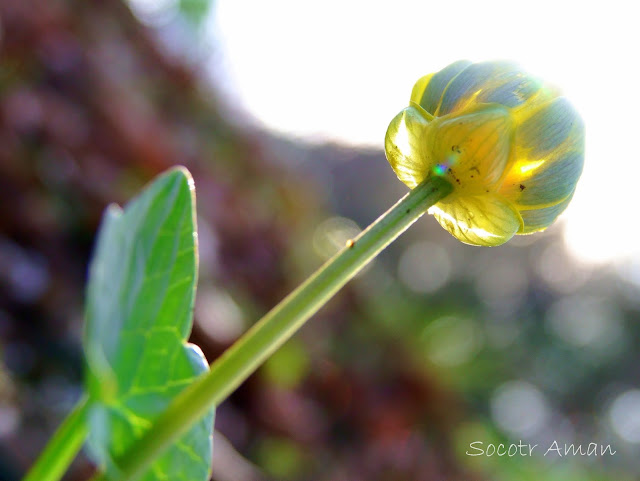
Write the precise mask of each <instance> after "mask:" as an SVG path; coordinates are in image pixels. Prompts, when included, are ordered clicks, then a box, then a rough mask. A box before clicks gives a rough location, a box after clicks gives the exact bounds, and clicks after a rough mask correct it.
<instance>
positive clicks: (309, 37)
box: [132, 0, 640, 277]
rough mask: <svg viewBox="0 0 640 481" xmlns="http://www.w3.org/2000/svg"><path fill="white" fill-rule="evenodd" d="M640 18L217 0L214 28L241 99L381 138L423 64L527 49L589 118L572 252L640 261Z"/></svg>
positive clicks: (317, 124) (498, 4) (408, 4)
mask: <svg viewBox="0 0 640 481" xmlns="http://www.w3.org/2000/svg"><path fill="white" fill-rule="evenodd" d="M132 1H133V0H132ZM136 1H137V2H147V3H148V2H150V1H151V0H136ZM158 1H159V2H160V3H162V2H164V3H165V4H166V3H167V2H169V3H171V2H174V3H175V0H158ZM637 20H638V15H637V13H636V12H635V11H634V7H633V2H619V1H608V2H571V1H559V0H555V1H547V0H540V1H536V2H526V3H525V2H515V1H492V0H484V1H482V2H479V1H474V2H469V1H445V0H441V1H439V2H433V1H407V0H394V1H393V2H391V1H387V2H380V1H375V0H369V1H360V0H325V1H323V2H303V1H299V0H270V1H268V2H265V1H260V0H216V2H215V8H214V9H213V10H212V12H211V15H210V19H209V21H208V23H207V27H208V29H209V32H210V34H211V36H212V38H215V45H217V46H219V47H220V51H217V52H216V53H215V57H216V62H218V63H220V62H221V65H222V67H223V71H224V73H225V76H226V78H227V79H226V82H225V83H226V85H227V86H228V87H229V89H230V90H231V91H232V92H231V95H232V96H233V97H234V98H235V100H236V101H237V103H238V104H239V105H240V106H241V108H242V109H244V110H245V111H246V112H247V113H248V114H249V115H250V116H251V117H253V118H255V120H256V122H257V123H259V124H262V125H263V126H265V127H266V128H269V129H272V130H275V131H278V132H280V133H283V134H285V135H291V136H294V137H296V138H299V139H302V140H307V141H311V142H323V141H327V140H333V141H338V142H341V143H345V144H352V145H360V146H374V147H380V148H382V147H383V142H384V135H385V131H386V129H387V126H388V124H389V122H390V121H391V119H392V118H393V117H394V116H395V115H396V114H397V113H398V112H399V111H400V110H401V109H402V108H404V107H405V106H406V105H407V104H408V99H409V94H410V92H411V88H412V86H413V84H414V82H415V81H416V80H417V79H418V78H419V77H421V76H422V75H425V74H427V73H430V72H434V71H437V70H440V69H441V68H443V67H445V66H446V65H448V64H450V63H452V62H453V61H456V60H460V59H468V60H472V61H483V60H497V59H504V60H513V61H516V62H517V63H519V64H520V65H521V66H522V67H523V68H524V69H525V70H527V71H529V72H531V73H532V74H534V75H536V76H538V77H541V78H543V79H545V80H546V81H548V82H550V83H552V84H554V85H556V86H558V87H560V88H561V89H562V91H563V92H564V94H565V95H566V96H567V97H568V98H569V100H570V101H571V102H572V103H573V105H574V106H575V107H576V108H577V110H578V111H579V112H580V113H581V114H582V116H583V118H584V121H585V124H586V128H587V150H586V156H585V168H584V172H583V175H582V178H581V180H580V182H579V184H578V188H577V191H576V195H575V197H574V200H573V201H572V203H571V205H570V207H569V208H568V209H567V211H566V213H565V214H563V216H562V217H561V220H562V222H563V225H564V228H565V239H566V243H567V246H568V247H569V249H570V251H571V252H572V254H574V256H575V257H576V258H578V259H580V260H583V261H585V262H593V263H602V262H612V261H613V262H616V263H628V262H629V260H632V261H633V262H634V263H636V264H637V265H638V266H639V267H640V247H639V246H638V244H639V243H638V241H637V239H638V238H639V237H640V224H639V223H637V222H635V218H634V216H635V214H636V213H637V212H638V208H637V207H638V200H637V196H636V193H637V192H639V191H640V154H639V151H638V149H637V148H636V144H635V143H634V140H635V138H636V137H637V136H638V135H639V134H638V132H637V130H638V122H637V120H636V119H637V118H638V117H639V116H640V114H639V113H638V112H639V111H640V110H639V109H640V100H639V97H638V95H639V92H640V89H639V88H638V83H639V80H640V75H639V74H640V68H639V66H638V61H637V56H638V55H637V46H638V45H640V28H638V27H637ZM639 271H640V269H639ZM639 277H640V276H639Z"/></svg>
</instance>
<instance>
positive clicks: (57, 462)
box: [22, 397, 89, 481]
mask: <svg viewBox="0 0 640 481" xmlns="http://www.w3.org/2000/svg"><path fill="white" fill-rule="evenodd" d="M88 405H89V403H88V402H87V398H86V397H83V398H82V399H80V401H78V403H77V404H76V405H75V407H74V408H73V410H72V411H71V412H70V413H69V415H68V416H67V418H66V419H65V420H64V422H63V423H62V424H61V425H60V427H59V428H58V430H57V431H56V432H55V434H54V435H53V437H52V438H51V440H50V441H49V443H48V444H47V446H46V448H45V449H44V451H42V453H41V454H40V456H39V457H38V459H37V460H36V462H35V463H34V465H33V466H32V467H31V469H30V470H29V472H28V473H27V475H26V476H25V477H24V479H23V480H22V481H58V480H59V479H60V478H61V477H62V475H63V474H64V473H65V471H66V470H67V468H68V467H69V465H70V464H71V461H73V459H74V458H75V457H76V454H78V451H80V448H81V447H82V445H83V443H84V440H85V438H86V437H87V423H86V419H85V416H86V413H87V408H88Z"/></svg>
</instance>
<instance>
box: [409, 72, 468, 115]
mask: <svg viewBox="0 0 640 481" xmlns="http://www.w3.org/2000/svg"><path fill="white" fill-rule="evenodd" d="M469 65H471V62H469V61H467V60H460V61H458V62H455V63H452V64H451V65H449V66H447V67H445V68H443V69H442V70H440V71H439V72H437V73H434V74H430V75H425V76H424V77H422V78H421V79H420V80H418V81H417V82H416V84H415V86H414V87H413V91H412V92H411V101H412V102H415V103H417V104H419V105H420V106H421V107H422V108H423V109H425V110H426V111H427V112H429V113H430V114H433V115H435V114H436V110H437V109H438V105H440V101H441V99H442V94H443V93H444V91H445V90H446V88H447V86H448V85H449V83H450V82H451V80H452V79H453V78H455V76H456V75H458V74H459V73H460V72H461V71H463V70H464V69H465V68H467V67H468V66H469Z"/></svg>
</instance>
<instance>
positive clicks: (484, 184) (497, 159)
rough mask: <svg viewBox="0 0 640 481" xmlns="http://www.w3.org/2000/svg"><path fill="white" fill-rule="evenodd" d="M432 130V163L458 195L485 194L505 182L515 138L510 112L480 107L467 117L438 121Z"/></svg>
mask: <svg viewBox="0 0 640 481" xmlns="http://www.w3.org/2000/svg"><path fill="white" fill-rule="evenodd" d="M431 130H432V131H431V132H430V133H429V138H428V141H429V145H430V149H429V150H430V157H431V158H432V159H433V160H432V162H431V163H432V164H433V166H434V167H438V170H439V171H436V173H438V174H439V175H442V176H444V177H445V178H446V179H447V180H448V181H449V182H451V184H452V185H453V186H454V188H455V189H456V190H457V191H458V192H462V191H467V192H475V193H477V192H483V193H484V191H485V190H486V189H490V188H491V187H492V186H493V185H494V184H495V183H496V182H497V181H498V180H499V179H500V178H502V176H503V173H504V171H505V168H506V166H507V163H508V161H509V158H510V153H511V146H512V143H513V134H514V123H513V120H512V117H511V114H510V113H509V110H508V109H506V108H505V107H502V106H500V105H483V106H478V107H475V108H474V109H472V111H471V112H469V113H466V114H464V115H450V116H446V117H440V118H437V119H436V120H435V121H434V122H433V123H432V125H431Z"/></svg>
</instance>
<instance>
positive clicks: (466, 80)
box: [436, 62, 514, 115]
mask: <svg viewBox="0 0 640 481" xmlns="http://www.w3.org/2000/svg"><path fill="white" fill-rule="evenodd" d="M513 68H514V67H513V65H512V64H509V63H506V62H483V63H475V64H473V65H470V66H468V67H467V68H466V69H464V70H463V71H461V72H460V73H459V74H458V75H456V77H455V78H454V79H453V80H451V82H450V83H449V85H448V86H447V89H446V91H445V92H444V93H443V95H442V101H441V102H440V107H439V109H438V111H437V112H436V115H446V114H448V113H451V112H457V111H459V110H462V109H464V108H466V107H468V106H470V105H473V104H474V103H478V101H477V96H478V95H480V94H481V93H482V92H483V91H484V90H491V89H494V88H495V87H496V85H499V84H500V83H502V82H504V81H506V78H508V73H509V72H511V71H512V70H513Z"/></svg>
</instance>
